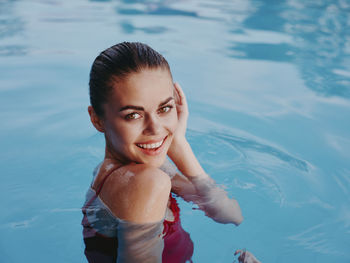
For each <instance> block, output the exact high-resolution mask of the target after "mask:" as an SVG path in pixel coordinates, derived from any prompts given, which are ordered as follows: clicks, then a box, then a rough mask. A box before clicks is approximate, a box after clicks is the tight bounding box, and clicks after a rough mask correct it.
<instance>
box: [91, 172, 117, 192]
mask: <svg viewBox="0 0 350 263" xmlns="http://www.w3.org/2000/svg"><path fill="white" fill-rule="evenodd" d="M119 168H120V166H119V167H118V166H117V167H114V168H113V169H112V170H110V171H109V172H108V174H107V175H106V176H105V178H103V180H102V182H101V184H100V185H99V186H98V189H97V191H96V196H97V195H99V194H100V192H101V190H102V187H103V185H104V183H105V182H106V180H107V178H108V177H109V176H110V175H111V174H112V173H113V172H114V171H116V170H117V169H119Z"/></svg>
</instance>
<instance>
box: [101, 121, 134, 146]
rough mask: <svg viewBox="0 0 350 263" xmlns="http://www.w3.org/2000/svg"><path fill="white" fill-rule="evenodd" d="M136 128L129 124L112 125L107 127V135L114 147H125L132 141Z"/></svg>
mask: <svg viewBox="0 0 350 263" xmlns="http://www.w3.org/2000/svg"><path fill="white" fill-rule="evenodd" d="M133 132H134V129H130V128H129V127H127V125H111V126H109V127H107V129H106V136H107V138H108V140H109V141H110V142H111V143H112V144H113V145H114V147H118V148H119V147H123V146H126V144H128V143H130V142H131V141H132V139H133V137H134V135H133Z"/></svg>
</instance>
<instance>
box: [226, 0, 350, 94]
mask: <svg viewBox="0 0 350 263" xmlns="http://www.w3.org/2000/svg"><path fill="white" fill-rule="evenodd" d="M256 6H257V10H256V12H255V13H252V14H251V15H250V16H249V17H247V19H245V21H244V22H243V27H244V28H246V29H254V30H266V31H275V32H279V33H284V34H288V35H290V36H291V37H292V38H293V41H292V42H290V43H278V44H271V43H263V41H264V40H261V41H262V42H260V43H247V42H241V43H232V45H231V47H230V48H231V49H232V50H233V51H235V52H238V54H239V55H237V54H236V53H235V52H233V56H234V57H236V58H244V59H256V60H267V61H276V62H289V63H293V64H295V65H297V67H298V68H299V70H300V72H301V75H302V78H303V79H304V81H305V84H306V86H307V87H308V88H310V89H311V90H313V91H315V92H317V93H319V94H322V95H325V96H341V97H344V98H350V88H349V87H350V85H349V84H350V76H349V71H350V68H349V65H350V56H349V55H350V48H349V47H350V37H349V36H350V26H349V21H350V12H349V11H350V3H349V2H348V1H322V2H315V1H298V0H295V1H294V0H293V1H277V2H276V3H274V4H271V1H256Z"/></svg>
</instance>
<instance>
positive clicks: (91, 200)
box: [83, 166, 120, 213]
mask: <svg viewBox="0 0 350 263" xmlns="http://www.w3.org/2000/svg"><path fill="white" fill-rule="evenodd" d="M119 168H120V166H119V167H114V168H113V169H112V170H111V171H109V172H108V174H107V175H106V176H105V178H103V180H102V182H101V184H100V185H99V186H98V189H97V191H96V194H95V195H94V196H93V197H92V198H91V199H90V200H89V201H88V202H87V203H86V204H85V205H84V207H83V213H85V212H86V208H88V207H89V206H90V205H91V204H92V202H93V201H94V200H95V199H96V198H97V196H98V195H99V194H100V192H101V190H102V186H103V184H104V183H105V181H106V180H107V178H108V177H109V176H110V175H111V174H112V173H113V172H114V171H116V170H117V169H119Z"/></svg>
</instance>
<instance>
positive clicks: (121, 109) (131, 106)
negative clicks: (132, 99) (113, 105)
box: [119, 97, 174, 111]
mask: <svg viewBox="0 0 350 263" xmlns="http://www.w3.org/2000/svg"><path fill="white" fill-rule="evenodd" d="M173 99H174V97H169V98H167V99H166V100H164V101H163V102H161V103H160V104H159V106H158V107H162V106H164V105H165V104H167V103H168V102H169V101H171V100H173ZM124 110H138V111H144V110H145V109H144V108H143V107H140V106H134V105H126V106H124V107H121V108H120V110H119V111H124Z"/></svg>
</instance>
